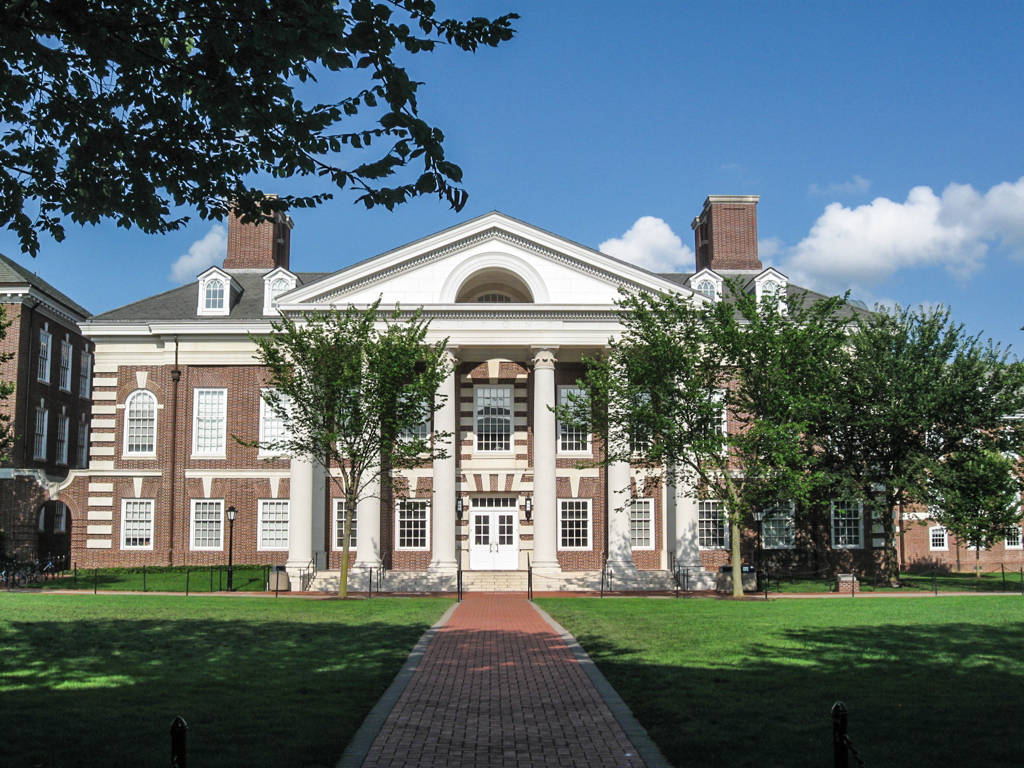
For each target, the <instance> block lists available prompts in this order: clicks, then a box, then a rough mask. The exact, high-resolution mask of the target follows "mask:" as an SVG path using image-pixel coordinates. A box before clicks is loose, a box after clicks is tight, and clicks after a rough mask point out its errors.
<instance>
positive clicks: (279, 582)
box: [267, 565, 292, 592]
mask: <svg viewBox="0 0 1024 768" xmlns="http://www.w3.org/2000/svg"><path fill="white" fill-rule="evenodd" d="M291 588H292V583H291V580H290V579H289V578H288V571H287V570H285V567H284V566H283V565H275V566H273V567H272V568H271V569H270V581H269V583H268V584H267V590H268V591H270V592H290V591H291Z"/></svg>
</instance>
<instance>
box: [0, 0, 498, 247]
mask: <svg viewBox="0 0 1024 768" xmlns="http://www.w3.org/2000/svg"><path fill="white" fill-rule="evenodd" d="M515 18H517V16H516V15H515V14H507V15H504V16H500V17H498V18H496V19H493V20H491V19H486V18H481V17H474V18H470V19H467V20H464V21H463V20H458V19H446V18H442V17H439V16H438V15H437V11H436V7H435V4H434V2H432V0H387V1H386V2H380V3H373V2H371V1H370V0H344V1H343V2H335V1H334V0H299V1H298V2H292V3H288V4H287V5H286V6H285V5H282V4H275V3H267V2H265V0H232V2H223V1H222V0H201V1H199V0H167V1H166V2H153V0H104V1H102V2H94V1H93V0H65V1H64V2H59V3H38V2H8V3H4V4H3V5H2V6H0V47H2V50H3V54H4V55H3V59H4V64H5V66H4V68H3V70H2V73H0V115H3V127H2V128H0V131H2V133H0V225H2V226H5V227H7V228H9V229H11V230H13V231H14V232H16V233H17V235H18V237H19V239H20V241H21V247H22V250H23V251H24V252H26V253H31V254H33V255H34V254H35V253H36V252H37V251H38V249H39V241H38V236H39V233H40V232H45V233H48V234H49V235H51V236H53V237H54V238H55V239H56V240H58V241H60V240H62V239H63V237H64V227H63V224H62V218H63V217H70V218H71V220H72V221H75V222H78V223H93V224H95V223H97V222H98V221H100V220H101V219H105V218H110V219H113V220H115V221H116V222H117V223H118V225H119V226H123V227H129V226H133V225H134V226H138V227H140V228H141V229H142V230H143V231H145V232H159V233H162V232H168V231H171V230H174V229H177V228H179V227H181V226H183V225H184V224H185V222H186V221H187V218H185V217H175V215H174V214H173V213H172V210H171V209H172V206H191V207H194V208H196V209H197V210H198V212H199V214H200V215H201V216H202V217H203V218H221V217H223V216H224V215H225V213H226V212H227V206H228V201H230V203H231V205H232V206H233V207H234V208H236V209H237V210H239V211H240V213H241V214H242V215H243V219H244V220H246V221H253V220H255V219H256V218H258V217H259V216H260V215H266V214H268V213H270V212H272V211H284V210H287V209H289V208H291V207H299V208H303V207H311V206H315V205H317V204H319V203H322V202H323V201H324V200H326V199H328V198H330V197H331V196H332V195H331V193H330V192H317V193H314V194H309V195H301V196H288V197H281V198H268V197H267V196H265V195H264V193H263V192H262V191H261V190H260V189H259V188H258V187H256V186H253V184H252V181H251V176H252V175H253V174H256V173H264V174H267V175H268V176H272V177H274V178H290V177H293V176H312V177H317V178H322V179H324V180H325V181H326V182H327V183H328V184H329V187H330V188H336V189H339V190H343V189H352V190H353V191H355V192H356V193H357V197H356V200H357V201H358V202H361V203H363V204H364V205H365V206H366V207H368V208H369V207H373V206H377V205H383V206H385V207H386V208H388V209H391V208H393V207H394V206H395V205H398V204H400V203H403V202H405V201H406V200H408V199H409V198H411V197H415V196H418V195H425V194H434V195H437V196H438V197H439V198H441V199H443V200H445V201H447V202H448V203H449V204H450V205H451V206H452V207H453V208H455V209H456V210H459V209H461V208H462V207H463V205H465V202H466V197H467V194H466V192H465V191H464V190H463V189H461V188H460V187H459V186H458V185H459V183H460V182H461V181H462V171H461V170H460V168H459V167H458V166H457V165H455V164H454V163H452V162H451V161H450V160H448V159H447V157H446V156H445V151H444V134H443V133H442V132H441V130H439V129H438V128H436V127H434V126H432V125H430V124H429V123H427V122H426V121H425V120H423V119H422V118H421V117H420V116H419V110H418V102H417V97H418V90H419V86H420V85H421V83H419V82H417V81H416V79H415V78H414V77H412V76H411V75H410V73H409V72H407V71H406V69H405V67H404V66H402V65H401V64H400V62H399V57H407V56H410V55H413V54H416V53H429V52H431V51H433V50H435V48H436V47H437V46H438V45H449V46H453V47H455V48H458V49H461V50H463V51H468V52H472V51H475V50H476V49H477V48H478V47H479V46H497V45H498V44H500V43H501V42H503V41H506V40H509V39H511V37H512V35H513V33H514V30H513V29H512V26H511V24H512V21H513V19H515ZM332 73H343V74H346V75H347V77H346V80H345V82H346V86H345V88H346V90H347V91H348V92H347V93H345V94H340V95H339V94H337V93H322V94H320V98H322V99H325V100H324V101H322V102H317V101H312V102H310V103H307V102H304V101H303V97H305V96H308V95H309V93H310V92H312V86H313V85H314V84H316V83H317V82H318V81H320V80H322V79H329V78H330V77H331V76H332ZM334 78H335V80H337V76H334ZM322 90H323V89H322ZM374 117H375V118H376V119H374ZM417 166H418V167H419V169H418V170H416V167H417ZM393 174H402V175H403V176H404V177H405V178H404V179H402V180H401V181H400V182H399V183H397V184H395V185H394V186H387V185H384V184H383V183H382V180H383V179H386V178H388V177H390V176H392V175H393Z"/></svg>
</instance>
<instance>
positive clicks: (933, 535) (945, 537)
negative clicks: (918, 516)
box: [928, 525, 949, 552]
mask: <svg viewBox="0 0 1024 768" xmlns="http://www.w3.org/2000/svg"><path fill="white" fill-rule="evenodd" d="M928 549H930V550H931V551H932V552H945V551H946V550H948V549H949V533H948V532H947V531H946V529H945V528H943V527H942V526H941V525H936V526H932V527H931V528H929V529H928Z"/></svg>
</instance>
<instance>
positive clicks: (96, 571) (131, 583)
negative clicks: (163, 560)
mask: <svg viewBox="0 0 1024 768" xmlns="http://www.w3.org/2000/svg"><path fill="white" fill-rule="evenodd" d="M232 583H233V585H234V588H235V591H236V592H262V591H264V590H265V589H266V586H267V568H266V566H263V565H236V566H235V568H234V575H233V576H232ZM227 585H228V569H227V567H226V566H213V567H209V566H207V567H205V568H203V567H191V568H188V567H182V566H174V567H157V568H146V569H142V568H89V569H85V568H79V569H78V570H77V571H64V572H63V573H61V574H60V575H58V576H57V578H54V579H47V580H46V581H43V582H40V583H39V584H30V585H29V588H30V589H31V588H37V587H38V588H42V589H82V590H89V591H92V590H93V589H96V590H97V591H99V592H102V591H104V590H127V591H133V592H143V591H148V592H184V591H185V587H186V586H187V587H188V591H189V592H220V591H221V590H226V589H227Z"/></svg>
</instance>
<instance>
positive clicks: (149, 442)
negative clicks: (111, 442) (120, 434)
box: [124, 389, 156, 456]
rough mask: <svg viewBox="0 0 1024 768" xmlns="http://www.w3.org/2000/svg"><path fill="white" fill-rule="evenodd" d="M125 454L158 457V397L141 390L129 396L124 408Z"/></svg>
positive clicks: (146, 390)
mask: <svg viewBox="0 0 1024 768" xmlns="http://www.w3.org/2000/svg"><path fill="white" fill-rule="evenodd" d="M124 453H125V455H126V456H155V455H156V395H154V394H153V393H152V392H150V391H149V390H148V389H139V390H136V391H135V392H132V393H131V394H130V395H128V400H127V401H126V402H125V406H124Z"/></svg>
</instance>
